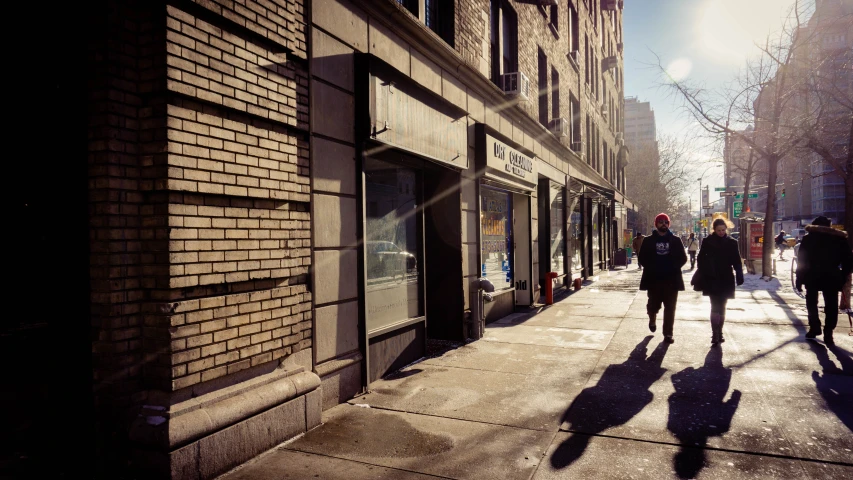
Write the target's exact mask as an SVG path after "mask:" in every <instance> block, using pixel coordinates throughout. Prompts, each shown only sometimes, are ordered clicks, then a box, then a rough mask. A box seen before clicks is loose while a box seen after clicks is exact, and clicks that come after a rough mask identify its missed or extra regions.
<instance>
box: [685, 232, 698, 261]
mask: <svg viewBox="0 0 853 480" xmlns="http://www.w3.org/2000/svg"><path fill="white" fill-rule="evenodd" d="M698 251H699V241H698V240H696V234H694V233H693V232H691V233H690V238H688V239H687V253H688V254H690V270H693V268H694V267H695V266H696V252H698Z"/></svg>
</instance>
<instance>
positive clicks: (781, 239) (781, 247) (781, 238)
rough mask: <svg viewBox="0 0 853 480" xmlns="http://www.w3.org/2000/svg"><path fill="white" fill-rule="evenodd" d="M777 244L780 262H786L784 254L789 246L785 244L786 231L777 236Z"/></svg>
mask: <svg viewBox="0 0 853 480" xmlns="http://www.w3.org/2000/svg"><path fill="white" fill-rule="evenodd" d="M775 243H776V248H778V249H779V260H784V259H785V257H784V256H783V255H782V254H783V253H785V247H787V246H788V244H787V243H786V242H785V230H782V231H781V232H779V235H776V238H775Z"/></svg>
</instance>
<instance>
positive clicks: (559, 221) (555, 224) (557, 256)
mask: <svg viewBox="0 0 853 480" xmlns="http://www.w3.org/2000/svg"><path fill="white" fill-rule="evenodd" d="M550 193H551V199H550V200H551V215H550V218H551V250H550V252H551V255H550V256H551V270H550V271H551V272H557V273H559V274H561V275H562V274H564V273H565V270H566V268H565V256H564V252H565V245H566V242H565V239H566V237H565V231H566V227H565V225H566V220H565V218H566V217H565V207H564V205H563V188H562V187H559V188H551V189H550Z"/></svg>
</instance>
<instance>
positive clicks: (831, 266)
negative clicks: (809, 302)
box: [797, 225, 853, 290]
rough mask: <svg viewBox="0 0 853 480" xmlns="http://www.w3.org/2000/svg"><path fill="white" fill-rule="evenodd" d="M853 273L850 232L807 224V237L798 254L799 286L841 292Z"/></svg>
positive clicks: (804, 238)
mask: <svg viewBox="0 0 853 480" xmlns="http://www.w3.org/2000/svg"><path fill="white" fill-rule="evenodd" d="M851 271H853V253H851V251H850V246H849V245H847V232H845V231H843V230H836V229H834V228H831V227H824V226H819V225H806V236H805V237H803V241H802V242H801V243H800V250H799V251H798V252H797V284H798V285H805V286H806V288H815V289H818V290H841V287H842V286H843V285H844V282H845V280H846V279H847V275H849V274H850V272H851Z"/></svg>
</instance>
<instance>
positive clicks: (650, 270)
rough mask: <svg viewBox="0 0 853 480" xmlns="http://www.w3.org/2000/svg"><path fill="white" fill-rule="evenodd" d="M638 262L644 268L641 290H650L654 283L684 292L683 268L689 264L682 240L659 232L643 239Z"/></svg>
mask: <svg viewBox="0 0 853 480" xmlns="http://www.w3.org/2000/svg"><path fill="white" fill-rule="evenodd" d="M637 262H638V263H639V264H640V265H642V266H643V277H642V278H641V279H640V290H648V289H649V286H650V285H651V284H653V283H665V284H667V285H669V286H671V287H672V288H674V289H675V290H684V280H683V279H682V278H681V267H682V266H683V265H684V264H685V263H687V254H686V253H684V245H682V244H681V239H679V238H678V237H676V236H675V235H673V234H672V232H669V231H667V232H666V233H665V234H664V235H661V234H660V233H658V231H657V230H655V231H654V232H652V234H651V235H649V236H648V237H646V238H645V239H643V245H642V246H641V247H640V253H639V255H637Z"/></svg>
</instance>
